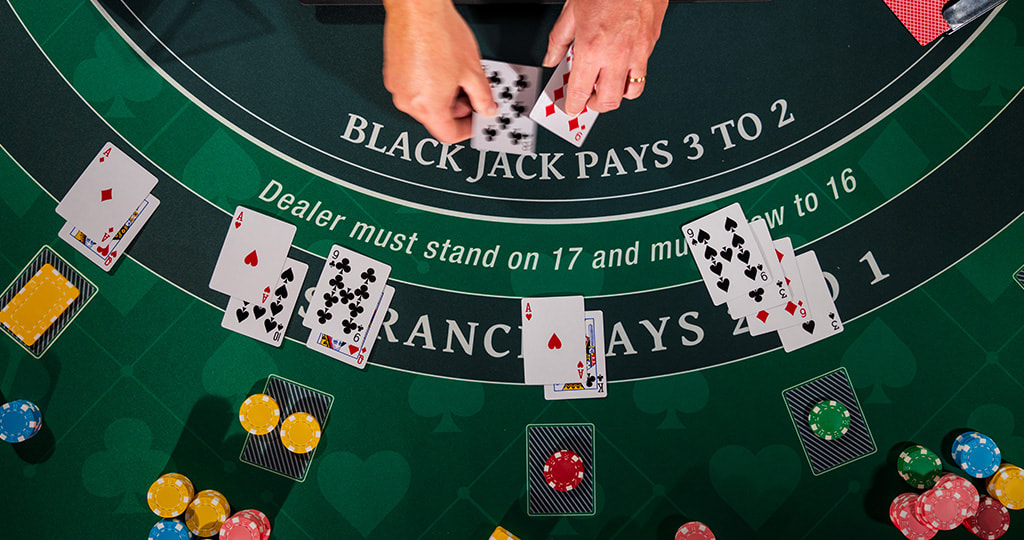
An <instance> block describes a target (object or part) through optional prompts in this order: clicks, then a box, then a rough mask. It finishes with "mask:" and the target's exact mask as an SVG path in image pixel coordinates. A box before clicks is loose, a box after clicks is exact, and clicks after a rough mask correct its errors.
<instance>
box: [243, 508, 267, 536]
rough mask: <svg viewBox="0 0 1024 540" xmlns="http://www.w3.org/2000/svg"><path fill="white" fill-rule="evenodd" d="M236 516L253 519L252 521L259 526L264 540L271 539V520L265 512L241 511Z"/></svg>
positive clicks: (250, 509)
mask: <svg viewBox="0 0 1024 540" xmlns="http://www.w3.org/2000/svg"><path fill="white" fill-rule="evenodd" d="M235 515H236V516H245V517H247V518H249V519H251V520H252V521H254V522H256V524H257V525H258V526H259V529H260V531H262V534H263V536H262V540H267V539H268V538H270V520H269V519H268V518H267V515H266V514H264V513H263V512H260V511H259V510H255V509H252V508H249V509H246V510H239V511H238V512H237V513H236V514H235Z"/></svg>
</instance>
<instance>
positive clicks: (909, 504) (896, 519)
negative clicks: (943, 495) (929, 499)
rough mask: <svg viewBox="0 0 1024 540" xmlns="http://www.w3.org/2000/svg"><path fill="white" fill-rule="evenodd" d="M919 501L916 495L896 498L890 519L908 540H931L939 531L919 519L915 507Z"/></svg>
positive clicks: (891, 508)
mask: <svg viewBox="0 0 1024 540" xmlns="http://www.w3.org/2000/svg"><path fill="white" fill-rule="evenodd" d="M918 499H919V496H918V495H917V494H916V493H904V494H902V495H900V496H898V497H896V499H895V500H894V501H893V502H892V506H891V507H890V510H889V517H890V518H892V520H893V524H894V525H896V528H897V529H899V530H900V532H902V533H903V536H906V537H907V538H908V540H931V538H932V537H934V536H935V534H936V533H937V532H938V531H936V530H935V529H932V528H931V527H929V526H927V525H925V524H924V523H921V521H920V520H919V519H918V518H917V512H916V511H915V507H916V505H917V500H918Z"/></svg>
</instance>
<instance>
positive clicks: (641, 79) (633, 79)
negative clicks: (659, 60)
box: [629, 75, 647, 83]
mask: <svg viewBox="0 0 1024 540" xmlns="http://www.w3.org/2000/svg"><path fill="white" fill-rule="evenodd" d="M646 80H647V75H644V76H642V77H630V78H629V82H631V83H642V82H644V81H646Z"/></svg>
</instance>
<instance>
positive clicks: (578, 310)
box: [521, 296, 586, 384]
mask: <svg viewBox="0 0 1024 540" xmlns="http://www.w3.org/2000/svg"><path fill="white" fill-rule="evenodd" d="M521 311H522V325H523V372H524V375H525V379H526V384H564V383H566V382H567V381H574V380H579V379H580V378H581V377H582V375H581V374H580V372H579V369H580V368H579V367H578V366H579V364H580V363H581V362H582V361H583V360H584V359H585V358H586V356H585V355H586V351H585V346H586V340H585V334H584V328H583V297H582V296H549V297H543V298H523V299H522V301H521Z"/></svg>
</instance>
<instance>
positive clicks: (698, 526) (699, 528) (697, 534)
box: [675, 521, 715, 540]
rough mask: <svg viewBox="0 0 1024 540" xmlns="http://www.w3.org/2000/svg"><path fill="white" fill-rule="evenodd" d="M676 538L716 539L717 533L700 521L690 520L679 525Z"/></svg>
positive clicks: (680, 539)
mask: <svg viewBox="0 0 1024 540" xmlns="http://www.w3.org/2000/svg"><path fill="white" fill-rule="evenodd" d="M675 540H715V533H713V532H711V529H709V528H708V526H707V525H705V524H703V523H701V522H699V521H690V522H689V523H683V526H682V527H679V530H677V531H676V538H675Z"/></svg>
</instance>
